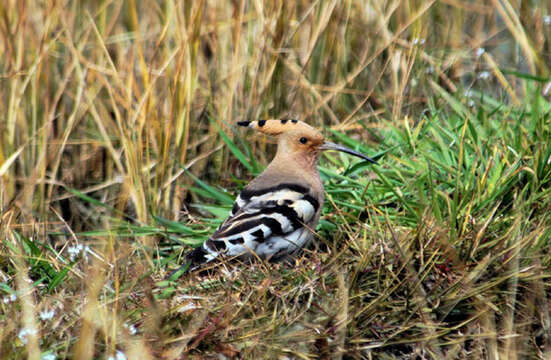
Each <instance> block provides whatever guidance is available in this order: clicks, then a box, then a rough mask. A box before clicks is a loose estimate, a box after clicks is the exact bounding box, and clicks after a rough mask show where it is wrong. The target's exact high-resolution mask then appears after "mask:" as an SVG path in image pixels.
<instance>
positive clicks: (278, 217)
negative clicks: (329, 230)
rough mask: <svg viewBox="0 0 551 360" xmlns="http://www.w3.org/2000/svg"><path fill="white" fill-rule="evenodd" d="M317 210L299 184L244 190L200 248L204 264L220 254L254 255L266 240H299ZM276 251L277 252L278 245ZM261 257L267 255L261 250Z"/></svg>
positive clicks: (317, 203) (306, 191)
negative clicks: (249, 253) (227, 215)
mask: <svg viewBox="0 0 551 360" xmlns="http://www.w3.org/2000/svg"><path fill="white" fill-rule="evenodd" d="M318 208H319V202H318V200H316V199H315V198H314V197H313V196H311V195H310V194H309V191H308V189H307V188H306V187H303V186H300V185H296V184H280V185H278V186H275V187H269V188H265V189H260V190H247V189H244V190H243V191H242V192H241V194H240V195H239V196H238V198H237V200H236V202H235V205H234V207H233V209H232V211H231V212H230V215H229V217H228V218H227V219H226V220H225V221H224V223H222V225H220V227H219V228H218V230H217V231H216V232H215V233H214V234H213V235H212V236H211V237H210V239H209V240H207V241H206V242H205V244H204V245H203V248H204V250H205V252H206V253H205V254H204V256H205V258H206V261H211V260H213V259H214V258H216V257H217V256H218V255H220V254H225V255H228V256H238V255H242V254H245V253H248V252H251V251H253V252H254V251H256V249H257V247H258V246H259V245H260V244H265V243H266V242H267V241H270V239H276V238H277V239H282V238H289V239H290V241H293V239H294V238H297V239H303V238H304V236H303V235H300V234H302V233H303V231H302V230H301V229H303V228H304V225H305V224H308V223H309V222H310V221H311V220H312V219H313V218H314V216H315V215H316V212H317V211H318ZM297 230H300V231H297ZM299 235H300V236H299ZM300 241H302V240H300ZM302 245H303V242H301V243H299V244H296V245H295V246H293V244H291V243H289V248H293V247H294V249H296V248H297V247H300V246H302ZM265 247H266V246H263V248H265ZM276 248H277V249H279V251H280V252H281V250H282V249H281V246H279V247H276ZM274 249H275V248H274ZM261 255H262V256H263V257H268V256H269V255H270V254H267V253H266V251H264V250H263V251H262V254H261ZM272 255H273V254H272Z"/></svg>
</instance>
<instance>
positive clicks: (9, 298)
mask: <svg viewBox="0 0 551 360" xmlns="http://www.w3.org/2000/svg"><path fill="white" fill-rule="evenodd" d="M15 300H17V295H15V294H9V295H7V296H4V297H3V298H2V302H3V303H4V304H8V303H11V302H14V301H15Z"/></svg>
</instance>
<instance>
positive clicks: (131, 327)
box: [123, 323, 138, 335]
mask: <svg viewBox="0 0 551 360" xmlns="http://www.w3.org/2000/svg"><path fill="white" fill-rule="evenodd" d="M123 326H124V328H125V329H128V332H129V333H130V335H136V333H137V332H138V330H137V329H136V327H135V326H134V325H132V324H128V323H124V324H123Z"/></svg>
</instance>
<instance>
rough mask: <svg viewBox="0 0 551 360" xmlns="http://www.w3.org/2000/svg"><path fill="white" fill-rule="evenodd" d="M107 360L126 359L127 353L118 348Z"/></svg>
mask: <svg viewBox="0 0 551 360" xmlns="http://www.w3.org/2000/svg"><path fill="white" fill-rule="evenodd" d="M107 360H126V355H124V353H123V352H122V351H119V350H117V352H116V353H115V356H113V355H111V356H109V357H108V358H107Z"/></svg>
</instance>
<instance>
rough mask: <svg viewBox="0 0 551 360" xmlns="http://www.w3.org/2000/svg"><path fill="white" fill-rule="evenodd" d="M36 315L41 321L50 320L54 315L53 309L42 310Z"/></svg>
mask: <svg viewBox="0 0 551 360" xmlns="http://www.w3.org/2000/svg"><path fill="white" fill-rule="evenodd" d="M38 315H39V316H40V319H41V320H42V321H46V320H51V319H53V317H54V315H55V310H54V309H52V310H42V311H41V312H40V314H38Z"/></svg>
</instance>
